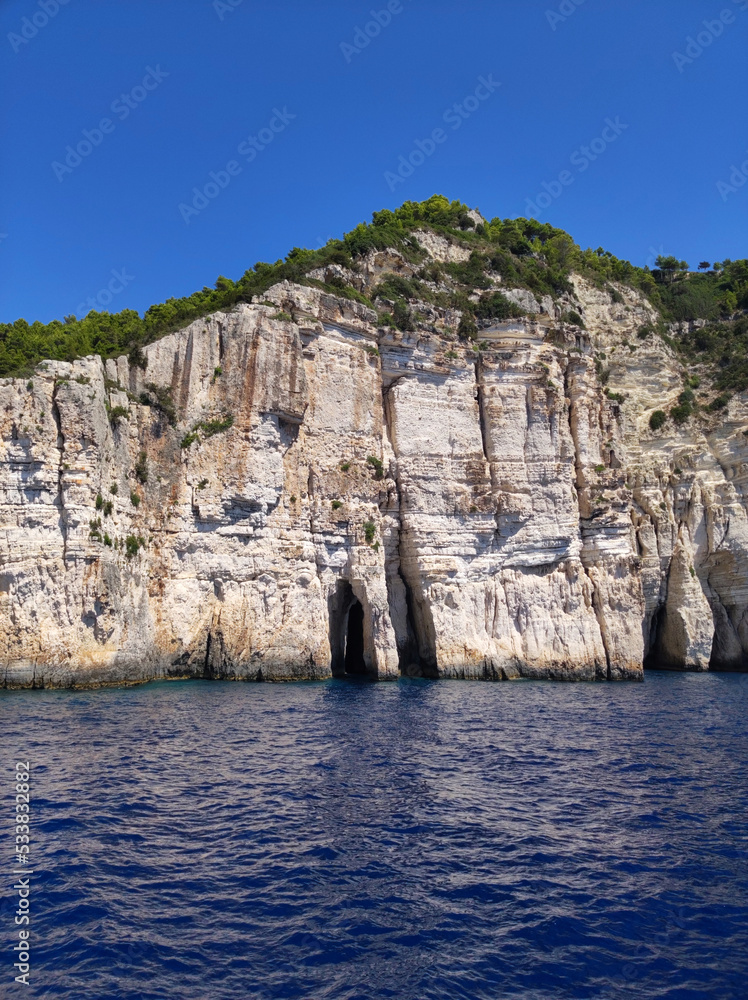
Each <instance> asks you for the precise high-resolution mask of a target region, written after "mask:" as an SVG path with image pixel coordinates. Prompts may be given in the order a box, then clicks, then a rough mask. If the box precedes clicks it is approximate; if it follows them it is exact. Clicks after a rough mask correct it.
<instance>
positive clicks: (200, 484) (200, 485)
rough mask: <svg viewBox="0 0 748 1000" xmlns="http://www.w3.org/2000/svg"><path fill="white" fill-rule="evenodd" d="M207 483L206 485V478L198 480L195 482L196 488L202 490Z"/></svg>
mask: <svg viewBox="0 0 748 1000" xmlns="http://www.w3.org/2000/svg"><path fill="white" fill-rule="evenodd" d="M207 485H208V480H207V479H201V480H200V482H199V483H198V484H197V488H198V489H199V490H204V489H205V487H206V486H207Z"/></svg>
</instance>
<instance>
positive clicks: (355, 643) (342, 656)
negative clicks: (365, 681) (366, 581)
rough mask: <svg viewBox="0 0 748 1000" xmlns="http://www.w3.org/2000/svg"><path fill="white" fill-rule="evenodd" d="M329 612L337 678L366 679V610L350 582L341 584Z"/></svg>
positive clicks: (333, 661)
mask: <svg viewBox="0 0 748 1000" xmlns="http://www.w3.org/2000/svg"><path fill="white" fill-rule="evenodd" d="M329 611H330V652H331V654H332V663H331V667H332V675H333V677H366V676H367V675H368V674H369V668H368V667H367V665H366V658H365V656H364V648H365V646H364V609H363V606H362V604H361V602H360V601H359V599H358V598H357V597H356V596H355V594H354V593H353V588H352V587H351V585H350V583H349V582H348V581H347V580H339V581H338V585H337V587H336V589H335V591H334V592H333V593H332V594H331V595H330V600H329Z"/></svg>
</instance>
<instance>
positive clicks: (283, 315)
mask: <svg viewBox="0 0 748 1000" xmlns="http://www.w3.org/2000/svg"><path fill="white" fill-rule="evenodd" d="M270 318H271V319H278V320H282V321H283V322H284V323H293V316H292V315H291V314H290V313H287V312H285V311H284V310H283V309H281V311H280V312H277V313H276V314H275V315H274V316H271V317H270Z"/></svg>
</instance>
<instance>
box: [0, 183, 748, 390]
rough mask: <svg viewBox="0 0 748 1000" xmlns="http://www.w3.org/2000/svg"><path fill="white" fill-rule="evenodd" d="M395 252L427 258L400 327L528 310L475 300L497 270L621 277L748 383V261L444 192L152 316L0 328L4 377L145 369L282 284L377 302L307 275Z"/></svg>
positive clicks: (692, 342) (704, 356)
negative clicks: (497, 208) (688, 258)
mask: <svg viewBox="0 0 748 1000" xmlns="http://www.w3.org/2000/svg"><path fill="white" fill-rule="evenodd" d="M419 229H429V230H431V231H433V232H435V233H437V234H439V235H442V236H444V237H445V238H446V239H448V240H450V241H451V242H453V243H459V244H460V245H461V246H463V247H465V248H467V249H468V250H469V251H470V258H469V259H468V260H467V261H465V262H462V263H449V264H442V265H437V264H435V263H433V262H432V261H430V259H429V258H428V255H427V254H426V252H425V251H424V250H423V248H422V247H421V246H420V245H419V244H418V241H417V238H416V237H415V236H414V233H415V231H417V230H419ZM386 249H395V250H397V251H399V252H400V253H401V254H403V256H405V258H406V259H407V260H409V261H410V262H411V263H413V264H419V263H421V264H422V265H424V266H422V267H421V269H420V272H419V274H418V276H417V277H416V278H412V279H409V280H408V279H404V278H400V279H396V278H395V277H394V276H391V277H388V278H385V279H384V281H383V282H381V283H380V285H379V286H378V288H377V289H376V290H375V292H374V293H373V298H374V299H376V298H377V297H378V298H380V299H384V300H385V305H386V304H387V302H390V303H391V306H390V308H391V312H386V313H384V314H383V315H384V317H385V318H386V319H387V321H389V320H392V322H393V324H394V325H396V326H398V327H400V328H401V329H411V328H412V327H413V324H414V317H413V315H412V313H411V310H410V307H409V302H410V300H412V299H417V298H426V299H430V300H431V301H435V302H437V303H438V304H439V305H448V306H451V307H453V308H457V309H461V310H462V311H463V312H464V314H465V316H464V323H463V335H465V336H474V335H475V331H474V330H473V327H475V321H476V320H477V321H478V322H480V321H484V320H485V321H487V320H490V319H504V318H509V317H510V316H512V315H516V314H517V312H518V310H517V309H516V307H515V306H513V304H512V303H510V302H509V301H508V300H507V299H506V298H505V297H504V296H502V295H501V293H498V292H492V293H489V292H488V291H486V293H485V294H484V295H483V296H482V297H481V299H480V301H479V302H478V303H477V304H476V303H473V302H471V301H470V300H469V299H468V297H467V294H466V293H467V291H468V290H474V289H478V290H481V289H484V290H487V289H489V288H491V286H492V283H491V281H489V280H487V274H489V273H490V274H494V275H500V276H501V279H502V282H503V284H505V285H507V286H509V287H519V288H526V289H528V290H530V291H532V292H533V293H534V294H535V295H538V296H541V297H542V296H544V295H551V296H553V297H557V296H559V295H561V294H563V293H568V292H570V291H571V284H570V282H569V275H570V274H571V273H572V272H576V273H578V274H581V275H582V276H583V277H585V278H586V279H587V280H589V281H591V282H593V283H594V284H595V285H597V286H598V287H601V288H602V287H607V290H608V291H609V292H610V294H611V295H612V296H613V298H614V300H616V296H619V298H620V293H618V292H617V291H616V289H615V288H613V287H612V286H611V285H610V284H609V283H610V282H618V283H622V284H625V285H628V286H630V287H632V288H636V289H638V290H639V291H641V292H642V293H643V294H644V295H646V296H647V297H648V298H649V300H650V301H651V302H652V304H653V305H654V306H655V307H656V308H657V309H658V310H659V312H660V314H661V315H662V317H663V319H664V320H665V321H682V320H693V319H704V320H707V321H708V323H709V325H708V326H707V327H705V328H704V329H703V330H699V331H696V332H694V333H692V334H687V335H684V337H683V340H682V342H680V341H679V342H676V343H674V344H673V346H675V347H677V348H678V349H680V350H681V351H682V352H684V353H685V354H686V356H687V357H688V358H689V359H693V360H702V361H704V362H706V363H708V364H710V365H711V366H716V369H717V370H718V384H719V385H720V387H721V388H724V389H725V390H730V391H735V390H739V389H743V388H746V387H748V362H746V360H745V359H746V348H747V347H748V334H747V333H746V330H745V326H746V321H745V319H739V318H738V319H737V321H735V317H736V315H737V314H738V312H739V310H746V309H748V260H739V261H729V260H728V261H723V262H721V263H717V264H714V265H713V266H711V265H709V263H708V262H702V265H701V267H702V270H703V271H704V272H705V273H701V274H692V273H688V271H687V267H688V265H687V264H686V262H685V261H679V260H677V258H674V257H673V258H670V257H662V258H658V261H657V265H658V266H657V268H656V269H655V270H650V269H649V268H646V267H645V268H640V267H635V266H634V265H633V264H630V263H629V262H628V261H624V260H619V259H618V258H617V257H615V256H614V255H613V254H611V253H609V252H608V251H605V250H603V249H602V247H598V248H597V250H591V249H587V250H582V249H581V247H579V246H578V245H577V244H576V243H575V242H574V240H573V239H572V238H571V236H569V234H568V233H566V232H564V231H563V230H561V229H556V228H555V227H553V226H551V225H550V224H549V223H541V222H538V221H536V220H535V219H523V218H520V219H499V218H495V219H491V221H490V222H488V221H487V222H478V223H477V224H476V222H475V219H474V218H473V217H472V216H471V215H470V214H469V209H468V207H467V206H466V205H464V204H462V203H461V202H458V201H452V202H450V201H449V200H448V199H447V198H444V197H442V196H440V195H434V196H433V197H431V198H429V199H428V200H427V201H424V202H413V201H408V202H405V204H403V205H402V206H401V207H400V208H398V209H396V210H395V211H390V210H389V209H385V210H383V211H381V212H375V213H374V215H373V217H372V221H371V223H361V224H360V225H358V226H356V228H355V229H353V230H352V231H351V232H349V233H346V235H345V236H344V237H343V239H342V240H330V241H329V242H328V243H327V244H326V245H325V246H324V247H322V248H321V249H319V250H305V249H301V248H299V247H294V248H293V249H292V250H291V251H290V253H289V254H288V255H287V256H286V258H285V259H284V260H278V261H276V262H275V263H274V264H268V263H264V262H262V261H260V262H258V263H257V264H255V265H254V267H253V268H250V269H249V270H248V271H246V272H245V273H244V274H243V275H242V277H241V278H239V279H238V280H237V281H232V280H231V279H230V278H226V277H223V276H221V277H219V278H218V279H217V280H216V282H215V286H214V287H213V288H209V287H207V286H206V287H204V288H202V289H201V290H200V291H198V292H195V293H194V294H192V295H190V296H187V297H185V298H180V299H175V298H171V299H167V301H166V302H164V303H160V304H158V305H153V306H151V307H150V308H149V309H148V310H147V311H146V313H145V315H144V316H142V317H141V316H140V315H139V314H138V313H137V312H135V311H134V310H132V309H125V310H123V311H122V312H119V313H107V312H102V313H98V312H94V311H92V312H90V313H88V315H87V316H85V317H83V318H77V317H75V316H66V317H65V319H64V320H63V321H59V320H54V321H53V322H51V323H46V324H44V323H39V322H34V323H28V322H26V320H24V319H19V320H16V321H15V322H14V323H5V324H0V376H19V375H22V374H25V373H27V372H29V371H30V370H31V369H32V368H33V367H34V366H35V365H36V364H38V363H39V362H40V361H42V360H43V359H45V358H50V359H56V360H64V361H72V360H74V359H75V358H78V357H82V356H85V355H88V354H100V355H101V356H102V357H105V358H107V357H114V356H117V355H120V354H125V353H129V355H130V359H131V362H132V364H134V365H138V366H140V367H141V368H144V367H145V364H146V361H145V356H144V355H143V352H142V347H143V346H144V345H146V344H149V343H152V342H153V341H154V340H157V339H159V338H160V337H162V336H164V335H166V334H168V333H171V332H173V331H174V330H178V329H180V328H182V327H184V326H186V325H187V324H189V323H191V322H193V321H194V320H195V319H199V318H200V317H203V316H207V315H209V314H210V313H214V312H217V311H226V310H228V309H231V308H232V306H234V305H236V304H237V303H238V302H249V301H251V300H252V299H253V298H254V300H255V301H258V300H260V299H261V297H262V295H263V294H264V293H265V292H266V291H267V290H268V289H269V288H270V287H271V286H272V285H275V284H277V283H278V282H279V281H283V280H289V281H297V282H305V283H308V284H315V285H318V286H321V287H323V288H325V289H326V290H329V291H330V292H332V293H333V294H338V295H345V296H347V297H349V298H352V299H356V300H358V301H360V302H363V303H364V304H366V305H371V304H372V303H371V301H370V300H369V299H368V298H367V297H366V296H365V295H362V294H361V293H360V292H359V291H357V290H356V289H354V288H352V287H351V286H349V285H346V284H345V282H344V281H343V280H342V279H340V278H339V277H332V278H331V279H327V278H326V283H322V282H318V281H315V280H313V279H311V278H308V277H307V275H309V272H311V271H314V270H316V269H319V268H325V267H329V266H330V265H334V264H339V265H342V266H344V267H346V268H350V269H353V270H355V269H356V268H357V266H358V265H357V260H358V259H359V258H361V257H363V256H364V255H366V254H368V253H369V252H370V251H372V250H386ZM443 276H446V277H448V278H449V279H450V280H451V282H452V284H453V285H455V286H456V290H455V291H454V292H453V293H452V294H451V295H450V296H447V297H446V298H445V297H444V294H443V293H434V292H433V291H430V290H429V288H428V285H427V283H428V282H429V281H431V282H434V281H439V280H440V279H441V278H442V277H443ZM330 282H331V283H330ZM440 294H441V298H443V299H444V301H441V298H440ZM575 317H576V314H575ZM573 321H574V322H576V318H575V319H574V320H573ZM580 322H581V320H580ZM741 324H742V325H741ZM476 329H477V328H476ZM158 402H161V401H157V403H158Z"/></svg>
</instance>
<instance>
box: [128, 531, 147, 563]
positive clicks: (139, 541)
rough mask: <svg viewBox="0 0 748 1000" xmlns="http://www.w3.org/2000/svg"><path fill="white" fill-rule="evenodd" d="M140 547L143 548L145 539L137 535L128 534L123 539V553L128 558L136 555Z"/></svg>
mask: <svg viewBox="0 0 748 1000" xmlns="http://www.w3.org/2000/svg"><path fill="white" fill-rule="evenodd" d="M142 548H145V539H144V538H141V537H140V536H139V535H128V536H127V538H126V539H125V553H126V555H127V558H128V559H132V558H133V556H136V555H137V554H138V552H139V551H140V549H142Z"/></svg>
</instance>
